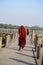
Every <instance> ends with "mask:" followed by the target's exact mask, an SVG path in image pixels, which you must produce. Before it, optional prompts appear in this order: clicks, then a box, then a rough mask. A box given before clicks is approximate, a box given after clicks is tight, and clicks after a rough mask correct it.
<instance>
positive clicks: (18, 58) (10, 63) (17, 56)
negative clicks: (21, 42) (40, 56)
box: [0, 37, 38, 65]
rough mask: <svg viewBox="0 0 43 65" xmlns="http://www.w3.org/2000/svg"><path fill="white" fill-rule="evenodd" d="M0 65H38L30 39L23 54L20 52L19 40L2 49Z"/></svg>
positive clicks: (0, 51)
mask: <svg viewBox="0 0 43 65" xmlns="http://www.w3.org/2000/svg"><path fill="white" fill-rule="evenodd" d="M0 65H38V64H37V60H36V57H35V54H34V45H33V44H31V43H29V37H27V43H26V46H25V48H24V49H23V51H22V52H20V51H18V38H16V40H15V42H13V43H12V44H11V45H10V46H9V47H8V48H1V49H0Z"/></svg>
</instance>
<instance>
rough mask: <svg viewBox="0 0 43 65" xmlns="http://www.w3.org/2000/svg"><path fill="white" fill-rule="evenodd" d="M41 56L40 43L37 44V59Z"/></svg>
mask: <svg viewBox="0 0 43 65" xmlns="http://www.w3.org/2000/svg"><path fill="white" fill-rule="evenodd" d="M39 58H40V45H37V59H39Z"/></svg>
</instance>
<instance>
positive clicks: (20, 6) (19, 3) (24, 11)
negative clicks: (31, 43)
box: [0, 0, 43, 27]
mask: <svg viewBox="0 0 43 65" xmlns="http://www.w3.org/2000/svg"><path fill="white" fill-rule="evenodd" d="M0 23H3V24H12V25H25V26H36V25H37V26H40V27H43V0H0Z"/></svg>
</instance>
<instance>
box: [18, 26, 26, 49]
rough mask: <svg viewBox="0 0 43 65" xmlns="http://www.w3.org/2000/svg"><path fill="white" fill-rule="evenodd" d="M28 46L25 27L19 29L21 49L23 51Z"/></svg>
mask: <svg viewBox="0 0 43 65" xmlns="http://www.w3.org/2000/svg"><path fill="white" fill-rule="evenodd" d="M25 44H26V30H25V28H24V26H20V27H19V47H22V49H23V48H24V47H25Z"/></svg>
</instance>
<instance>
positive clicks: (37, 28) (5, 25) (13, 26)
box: [0, 24, 43, 30]
mask: <svg viewBox="0 0 43 65" xmlns="http://www.w3.org/2000/svg"><path fill="white" fill-rule="evenodd" d="M25 27H26V28H27V29H31V30H43V28H41V27H39V26H32V27H29V26H25ZM0 28H6V29H18V28H19V25H12V24H0Z"/></svg>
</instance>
